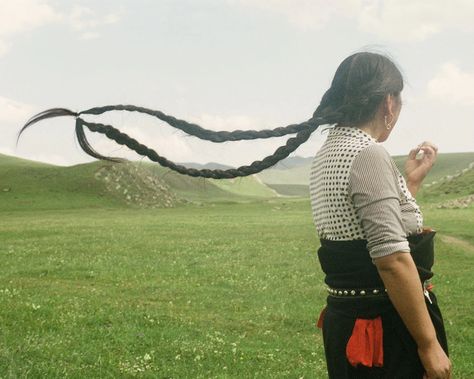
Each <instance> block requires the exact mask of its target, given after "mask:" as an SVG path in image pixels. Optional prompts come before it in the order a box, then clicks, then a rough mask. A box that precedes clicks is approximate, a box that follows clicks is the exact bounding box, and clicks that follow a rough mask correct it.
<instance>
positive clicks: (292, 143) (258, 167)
mask: <svg viewBox="0 0 474 379" xmlns="http://www.w3.org/2000/svg"><path fill="white" fill-rule="evenodd" d="M84 126H86V127H87V128H88V129H89V130H90V131H92V132H97V133H101V134H105V135H106V136H107V137H108V138H109V139H111V140H113V141H115V142H117V143H118V144H120V145H125V146H127V147H128V148H129V149H130V150H133V151H135V152H136V153H137V154H139V155H143V156H146V157H148V158H149V159H150V160H151V161H153V162H157V163H159V164H160V165H161V166H164V167H168V168H170V169H172V170H174V171H177V172H179V173H180V174H185V175H189V176H194V177H198V176H200V177H204V178H213V179H231V178H236V177H239V176H248V175H252V174H256V173H257V172H260V171H262V170H265V169H266V168H268V167H271V166H273V165H275V164H276V163H277V162H278V161H280V160H282V159H284V158H286V157H287V156H288V155H290V154H291V153H292V152H293V151H295V150H296V149H297V148H298V147H299V146H300V145H301V144H302V143H304V142H306V141H307V140H308V138H309V137H310V135H311V133H312V132H314V131H315V130H316V129H317V127H318V126H319V125H317V124H315V125H313V126H309V127H308V126H307V127H306V130H303V131H301V132H299V133H298V134H297V135H296V136H295V137H293V138H290V139H288V141H287V142H286V144H285V145H283V146H280V147H279V148H278V149H276V151H275V152H274V153H273V154H272V155H269V156H267V157H265V158H264V159H263V160H261V161H255V162H253V163H252V164H250V166H241V167H238V168H236V169H228V170H209V169H201V170H198V169H194V168H188V167H184V166H182V165H178V164H176V163H174V162H172V161H170V160H168V159H167V158H165V157H162V156H160V155H159V154H158V153H157V152H156V151H155V150H153V149H151V148H149V147H147V146H145V145H143V144H140V143H139V142H138V141H137V140H135V139H134V138H132V137H130V136H128V135H127V134H125V133H122V132H121V131H120V130H118V129H116V128H114V127H112V126H110V125H104V124H96V123H90V122H86V121H84V120H82V119H81V118H77V119H76V135H77V138H78V141H79V144H80V146H81V148H82V149H83V150H84V151H85V152H86V153H87V154H89V155H91V156H93V157H95V158H98V159H104V160H110V161H114V162H119V161H121V159H119V158H109V157H104V156H102V155H100V154H99V153H97V152H96V151H95V150H94V149H93V148H92V147H91V146H90V144H89V143H88V141H87V139H86V136H85V133H84V129H83V127H84Z"/></svg>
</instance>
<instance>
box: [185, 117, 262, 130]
mask: <svg viewBox="0 0 474 379" xmlns="http://www.w3.org/2000/svg"><path fill="white" fill-rule="evenodd" d="M189 120H190V122H193V123H195V124H198V125H200V126H201V127H203V128H205V129H212V130H228V131H231V130H236V129H254V130H260V129H264V128H266V127H267V126H266V124H265V123H264V122H263V121H262V120H259V119H257V118H252V117H247V116H243V115H234V116H226V117H224V116H219V115H212V114H209V113H202V114H201V115H199V116H194V117H192V116H191V117H190V118H189Z"/></svg>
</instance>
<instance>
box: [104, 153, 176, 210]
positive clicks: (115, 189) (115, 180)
mask: <svg viewBox="0 0 474 379" xmlns="http://www.w3.org/2000/svg"><path fill="white" fill-rule="evenodd" d="M95 178H96V179H97V180H100V181H101V182H103V183H104V185H105V188H106V190H107V191H108V192H109V193H110V195H112V196H116V197H119V198H121V199H123V200H124V201H125V203H127V204H128V205H132V206H138V207H143V208H163V207H165V208H170V207H173V206H175V205H176V204H177V203H181V202H183V200H181V199H178V197H177V196H176V194H175V193H174V192H173V191H172V190H171V189H170V187H169V186H168V185H167V184H166V183H165V182H163V181H162V180H161V179H160V178H159V177H157V176H154V175H152V174H151V173H150V172H149V171H148V170H146V169H143V168H140V167H138V166H136V165H134V164H133V163H130V162H126V163H120V164H106V165H104V166H102V167H101V168H99V169H98V170H97V171H96V173H95Z"/></svg>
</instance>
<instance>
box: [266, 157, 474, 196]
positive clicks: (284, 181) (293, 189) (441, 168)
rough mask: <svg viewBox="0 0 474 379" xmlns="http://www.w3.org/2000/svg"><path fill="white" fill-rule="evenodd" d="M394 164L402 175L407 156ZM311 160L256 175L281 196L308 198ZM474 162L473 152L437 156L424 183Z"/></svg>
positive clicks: (395, 158) (305, 159)
mask: <svg viewBox="0 0 474 379" xmlns="http://www.w3.org/2000/svg"><path fill="white" fill-rule="evenodd" d="M393 159H394V161H395V163H396V164H397V166H398V167H399V169H400V171H401V172H402V173H403V172H404V169H403V165H404V163H405V160H406V159H407V156H395V157H393ZM311 161H312V158H300V159H299V160H298V163H299V165H298V164H294V161H290V162H288V165H286V166H288V167H287V168H285V164H284V161H283V164H282V165H280V166H276V167H275V168H270V169H267V170H264V171H262V172H261V173H259V174H258V176H259V177H260V179H261V180H262V182H264V183H266V184H267V185H268V186H269V187H271V188H273V189H275V190H276V191H277V192H279V193H280V194H283V195H296V196H308V194H309V192H308V187H307V186H308V184H309V173H310V170H311ZM472 162H474V152H471V153H445V154H439V155H438V159H437V161H436V164H435V165H434V166H433V169H432V170H431V171H430V172H429V174H428V176H427V177H426V178H425V181H424V183H427V184H428V183H432V182H435V181H438V180H440V179H441V178H443V177H445V176H447V175H455V174H456V173H457V172H460V171H461V170H463V169H464V168H466V167H468V166H469V164H470V163H472Z"/></svg>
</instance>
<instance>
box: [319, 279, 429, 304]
mask: <svg viewBox="0 0 474 379" xmlns="http://www.w3.org/2000/svg"><path fill="white" fill-rule="evenodd" d="M432 288H433V284H432V283H431V281H430V280H426V281H424V282H423V293H424V294H425V296H426V298H427V299H428V300H429V301H430V303H431V299H430V296H429V291H431V289H432ZM327 291H328V294H329V296H335V297H368V296H388V294H387V289H386V288H384V287H377V288H332V287H327Z"/></svg>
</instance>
